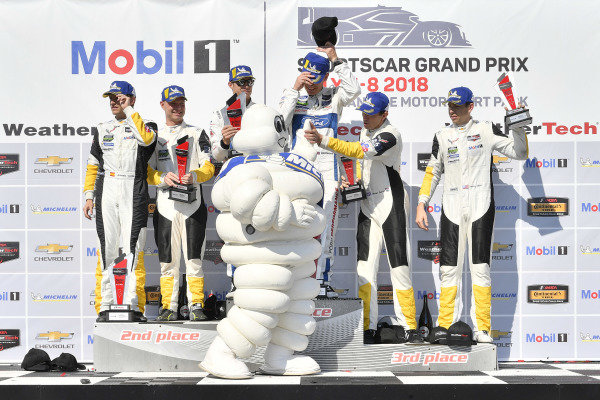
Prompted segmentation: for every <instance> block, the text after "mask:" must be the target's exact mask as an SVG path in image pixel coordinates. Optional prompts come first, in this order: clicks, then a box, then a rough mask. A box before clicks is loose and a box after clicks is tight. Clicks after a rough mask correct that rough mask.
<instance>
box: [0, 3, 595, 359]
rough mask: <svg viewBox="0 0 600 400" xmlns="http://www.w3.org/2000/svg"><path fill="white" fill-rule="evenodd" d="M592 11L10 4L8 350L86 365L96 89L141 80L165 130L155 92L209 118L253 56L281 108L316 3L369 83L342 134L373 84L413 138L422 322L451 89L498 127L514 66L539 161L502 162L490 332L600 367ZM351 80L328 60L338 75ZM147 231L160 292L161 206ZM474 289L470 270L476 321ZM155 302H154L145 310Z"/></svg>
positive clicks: (351, 230) (488, 6)
mask: <svg viewBox="0 0 600 400" xmlns="http://www.w3.org/2000/svg"><path fill="white" fill-rule="evenodd" d="M599 11H600V5H598V4H597V2H594V1H591V0H583V1H578V2H566V1H554V2H547V1H542V0H537V1H517V0H506V1H498V0H497V1H490V0H459V1H453V2H448V1H443V0H429V1H426V2H425V1H416V0H396V1H383V0H380V1H362V0H357V1H353V2H348V1H341V0H324V1H289V0H269V1H263V0H245V1H233V0H212V1H194V0H186V1H184V0H171V1H168V2H166V1H158V0H147V1H141V0H111V1H100V0H88V1H76V0H54V1H49V0H29V1H18V0H5V1H2V2H0V22H1V23H2V26H3V29H2V34H1V35H0V37H1V38H2V40H0V50H1V51H2V54H5V60H4V62H3V63H2V65H0V76H2V87H3V92H4V95H3V96H1V97H0V109H1V110H2V113H1V121H0V276H1V283H0V316H2V318H1V319H0V361H2V362H9V361H10V362H16V361H20V360H21V359H22V358H23V356H24V354H25V353H26V352H27V350H28V349H29V348H31V347H36V348H41V349H45V350H46V351H48V352H49V354H50V357H51V358H54V357H56V356H58V355H59V354H60V353H61V352H63V351H67V352H70V353H73V354H74V355H75V356H76V357H77V359H81V360H83V361H91V360H92V345H93V334H92V330H93V326H94V321H95V316H96V314H95V310H94V307H93V304H94V297H95V294H94V286H95V278H94V271H95V268H96V263H97V243H96V240H97V239H96V232H95V221H94V220H92V221H88V220H87V219H85V218H84V217H83V213H82V207H83V204H84V200H83V195H82V188H83V179H84V176H85V166H86V163H87V157H88V155H89V151H90V145H91V142H92V135H93V132H94V131H95V129H96V126H97V124H98V123H100V122H103V121H108V120H110V119H111V118H112V114H111V113H110V109H109V104H108V100H107V99H105V98H103V97H102V93H103V92H104V91H106V90H108V88H109V86H110V83H111V82H112V81H113V80H126V81H128V82H130V83H131V84H132V85H133V86H134V87H135V89H136V92H137V101H136V103H135V109H136V110H137V111H138V112H139V113H140V115H141V116H142V117H143V118H144V119H149V120H153V121H155V122H156V123H157V124H158V125H159V127H161V126H163V125H164V121H165V117H164V112H163V111H162V109H161V108H160V104H159V102H160V93H161V90H162V89H163V88H164V87H166V86H168V85H172V84H175V85H179V86H182V87H183V88H184V89H185V91H186V97H187V99H188V102H187V113H186V116H185V120H186V122H187V123H189V124H192V125H195V126H199V127H201V128H203V129H205V130H206V131H208V129H209V123H210V118H211V114H212V112H213V111H215V110H218V109H221V108H223V106H224V104H225V101H226V100H227V99H228V98H229V97H230V96H231V91H230V89H229V88H228V86H227V81H228V72H229V69H230V68H231V67H233V66H236V65H239V64H243V65H248V66H250V67H251V68H252V71H253V73H254V76H255V78H256V83H255V85H254V87H253V93H252V100H253V101H255V102H258V103H265V104H267V105H269V106H271V107H275V108H276V107H277V105H278V102H279V99H280V98H281V96H282V93H283V90H284V89H285V88H291V87H292V85H293V84H294V81H295V79H296V77H297V76H298V74H299V73H300V72H299V71H300V65H301V61H302V58H303V57H304V55H306V53H307V52H309V51H316V45H315V43H314V40H313V38H312V36H311V29H310V28H311V25H312V23H313V22H314V21H315V20H316V19H317V18H319V17H321V16H337V17H338V20H339V23H338V26H337V28H336V29H337V30H336V33H337V36H338V43H337V45H336V49H337V53H338V55H339V57H341V58H343V59H345V60H346V61H347V62H348V63H349V65H350V68H351V70H352V71H353V73H354V75H355V76H356V77H357V79H358V80H359V82H360V84H361V88H362V94H361V96H360V97H359V99H357V100H356V101H355V102H354V104H351V105H350V106H348V107H346V109H344V112H343V115H342V118H341V120H340V121H339V125H338V128H337V136H338V138H340V139H344V140H350V141H355V140H357V139H358V135H359V133H360V130H361V128H362V118H361V114H360V112H358V111H356V110H355V108H356V107H357V106H358V105H360V104H361V99H362V98H363V97H364V95H366V94H367V93H368V92H370V91H381V92H383V93H385V94H386V95H387V96H388V97H389V98H390V109H389V120H390V121H391V123H392V124H393V125H395V126H396V127H397V128H398V130H399V131H400V132H401V134H402V140H403V152H402V170H401V176H402V179H403V181H404V183H405V186H406V189H407V191H408V192H409V194H410V200H411V213H412V214H413V215H411V216H410V219H409V220H410V221H411V225H410V239H411V241H410V244H411V260H410V264H411V267H412V272H413V274H412V276H413V285H414V289H415V296H416V297H417V317H418V314H419V312H420V310H421V307H422V302H423V297H424V296H428V299H429V300H430V301H429V307H430V310H431V313H432V315H433V317H434V318H435V317H436V314H437V305H436V301H435V300H437V299H438V298H439V286H440V282H439V252H440V243H439V231H438V228H439V218H440V212H441V193H442V188H441V187H438V189H437V190H436V193H435V195H434V197H433V198H432V200H431V202H430V204H429V207H428V211H429V215H430V226H429V228H430V230H429V231H428V232H425V231H422V230H420V229H419V228H418V227H417V226H416V224H414V208H415V206H416V203H417V194H418V191H419V187H420V185H421V182H422V180H423V176H424V171H425V166H426V164H427V160H428V159H429V156H430V152H431V143H432V140H433V137H434V134H435V133H436V132H437V131H438V130H439V129H440V128H441V127H443V126H444V125H445V124H448V123H450V119H449V117H448V112H447V107H446V106H445V105H444V104H443V101H444V100H445V98H446V97H447V96H448V91H449V89H451V88H453V87H456V86H467V87H469V88H471V89H472V90H473V93H474V95H475V100H474V102H475V108H474V111H473V116H474V118H475V119H477V120H480V121H492V122H494V123H496V124H498V126H499V128H500V129H502V130H505V127H504V126H503V124H504V115H505V111H504V108H503V104H502V100H501V98H500V96H499V94H498V92H497V91H496V90H495V88H494V86H495V84H496V82H497V79H498V78H499V77H500V75H502V74H503V73H511V75H512V77H514V79H515V83H514V84H515V86H516V87H517V88H518V92H519V96H521V97H519V99H518V101H520V102H521V103H523V104H524V105H525V106H527V108H529V110H530V112H531V115H532V117H533V123H532V124H531V125H530V126H529V127H528V128H526V129H527V134H528V142H529V157H530V158H529V159H527V160H525V161H515V160H511V159H509V158H507V157H504V156H502V155H501V154H494V156H493V170H492V177H493V181H494V183H495V189H494V198H495V207H496V218H495V220H496V222H495V230H494V238H493V252H492V265H491V269H492V332H491V335H492V337H493V338H494V343H495V344H496V345H497V346H498V356H499V360H600V311H599V309H600V308H599V307H598V306H599V305H600V298H599V297H600V274H598V272H597V271H598V270H599V269H600V239H599V237H600V209H599V207H600V204H599V203H600V197H599V195H598V191H597V189H594V187H597V185H598V184H599V183H600V174H599V172H600V156H599V154H600V143H599V141H598V137H599V136H598V134H599V133H598V129H599V126H598V125H599V122H598V117H597V115H598V112H597V110H596V109H595V108H596V104H597V100H596V93H598V92H599V91H600V83H599V81H598V79H596V78H595V77H596V74H597V71H598V70H599V69H600V61H599V59H598V57H597V54H598V51H599V50H600V44H598V43H596V42H595V41H594V40H590V35H589V32H590V31H591V29H592V27H594V26H595V25H596V22H597V17H596V16H597V15H598V12H599ZM339 83H340V82H339V78H338V77H337V76H336V74H335V73H331V74H330V75H329V78H328V79H327V82H326V85H333V86H335V85H339ZM441 185H443V179H442V182H441V184H440V186H441ZM203 186H204V189H203V194H204V197H205V201H206V204H207V207H208V211H209V222H208V227H207V245H206V252H205V257H204V260H203V267H204V271H205V276H206V283H205V291H206V293H207V294H210V293H211V292H212V293H214V294H216V295H217V297H218V298H219V299H223V298H224V296H225V294H226V293H227V291H228V290H229V288H230V279H229V278H228V277H227V276H226V275H225V269H226V266H225V264H224V263H223V262H222V260H221V259H220V256H219V249H220V247H221V246H222V242H221V241H220V239H219V237H218V235H217V233H216V230H215V218H216V213H217V210H215V208H214V206H213V205H212V203H211V199H210V192H211V183H210V182H209V183H208V184H206V185H203ZM151 194H152V195H153V193H151ZM151 211H153V208H151ZM337 212H338V215H339V218H340V221H339V231H338V233H337V237H336V244H335V252H336V257H335V262H334V266H333V269H332V271H333V276H332V286H333V287H334V288H335V289H336V290H337V291H338V293H339V295H340V296H341V297H347V298H354V297H357V278H356V244H355V236H356V218H357V204H356V203H351V204H349V205H344V204H341V203H340V204H339V205H338V210H337ZM148 228H149V229H148V234H147V242H146V245H145V249H144V253H145V260H146V268H147V272H148V274H147V279H146V285H148V286H152V285H158V283H159V278H160V266H159V262H158V256H157V254H158V253H157V248H156V244H155V243H154V236H153V232H152V223H151V220H150V219H149V225H148ZM388 270H389V267H388V265H387V260H386V257H385V256H383V257H381V268H380V273H379V288H378V289H379V296H378V299H379V304H380V317H382V316H384V315H392V314H393V309H392V297H391V296H392V288H391V281H390V277H389V273H388ZM470 285H471V283H470V274H469V268H468V265H467V266H465V268H464V281H463V287H464V288H465V290H464V291H463V292H464V294H463V296H464V303H465V307H464V310H463V313H464V316H463V318H462V319H463V320H464V321H466V322H468V323H470V322H471V321H470V317H469V315H468V314H469V308H470V304H471V299H470V293H471V291H470V289H469V288H470ZM157 312H158V307H157V306H156V305H149V306H148V307H147V315H148V316H149V317H150V318H153V317H154V316H156V314H157Z"/></svg>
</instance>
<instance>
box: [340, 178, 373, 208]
mask: <svg viewBox="0 0 600 400" xmlns="http://www.w3.org/2000/svg"><path fill="white" fill-rule="evenodd" d="M366 198H367V191H366V190H365V187H364V186H363V183H362V182H361V181H358V182H356V183H355V184H353V185H350V186H348V187H347V188H344V189H342V203H344V204H348V203H352V202H353V201H359V200H362V199H366Z"/></svg>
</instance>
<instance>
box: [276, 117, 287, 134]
mask: <svg viewBox="0 0 600 400" xmlns="http://www.w3.org/2000/svg"><path fill="white" fill-rule="evenodd" d="M274 123H275V130H276V131H277V133H281V132H283V131H285V122H284V121H283V117H282V116H281V115H278V116H276V117H275V121H274Z"/></svg>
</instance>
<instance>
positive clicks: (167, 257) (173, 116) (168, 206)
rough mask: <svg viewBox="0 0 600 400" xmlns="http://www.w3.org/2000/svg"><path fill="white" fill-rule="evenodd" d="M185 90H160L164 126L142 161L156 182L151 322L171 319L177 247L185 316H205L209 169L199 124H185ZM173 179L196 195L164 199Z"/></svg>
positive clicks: (175, 293) (150, 179)
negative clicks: (156, 294)
mask: <svg viewBox="0 0 600 400" xmlns="http://www.w3.org/2000/svg"><path fill="white" fill-rule="evenodd" d="M185 101H186V98H185V92H184V90H183V88H182V87H180V86H175V85H172V86H168V87H166V88H165V89H163V91H162V101H161V102H160V104H161V107H162V108H163V110H164V111H165V117H166V126H165V127H164V128H162V129H161V130H160V131H159V132H158V139H157V144H156V151H155V152H154V154H153V155H152V158H151V159H150V162H149V164H148V183H149V184H151V185H156V186H157V190H156V192H157V193H156V212H155V213H154V237H155V239H156V245H157V247H158V258H159V261H160V269H161V277H160V292H161V295H162V311H161V313H160V315H159V316H158V318H157V321H174V320H176V319H177V309H178V307H180V306H182V304H178V298H179V276H180V274H179V261H180V257H181V252H182V250H183V254H184V258H185V266H186V278H187V299H188V304H189V319H190V320H192V321H198V320H200V321H201V320H205V319H207V317H206V315H205V314H204V310H203V307H204V273H203V271H202V256H203V253H204V245H205V243H206V236H205V233H206V218H207V210H206V204H205V203H204V198H203V197H202V186H201V183H203V182H206V181H207V180H209V179H210V178H212V176H213V174H214V172H215V167H214V166H213V165H212V164H211V162H210V159H209V155H208V154H207V153H204V152H203V151H202V150H201V143H200V142H203V143H204V144H205V145H206V146H208V143H209V139H208V136H207V135H206V133H204V131H203V130H201V129H200V128H196V127H194V126H191V125H188V124H186V123H185V121H184V120H183V116H184V115H185ZM186 140H187V141H188V142H189V145H188V146H189V149H188V162H187V166H186V174H185V175H183V176H182V177H181V179H180V177H179V174H178V165H177V164H178V162H177V154H176V147H177V146H178V144H181V143H182V142H184V141H186ZM177 183H182V184H188V185H189V184H193V187H194V190H195V191H196V199H195V200H194V201H192V202H191V203H187V202H183V201H177V200H172V199H169V188H170V187H172V186H173V185H175V184H177Z"/></svg>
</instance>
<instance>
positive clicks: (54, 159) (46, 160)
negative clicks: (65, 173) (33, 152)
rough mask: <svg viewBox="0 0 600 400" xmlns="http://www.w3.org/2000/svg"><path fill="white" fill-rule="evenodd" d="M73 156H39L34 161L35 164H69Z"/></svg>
mask: <svg viewBox="0 0 600 400" xmlns="http://www.w3.org/2000/svg"><path fill="white" fill-rule="evenodd" d="M71 160H73V157H59V156H48V157H40V158H38V159H37V160H36V161H35V163H36V164H46V165H60V164H70V163H71Z"/></svg>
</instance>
